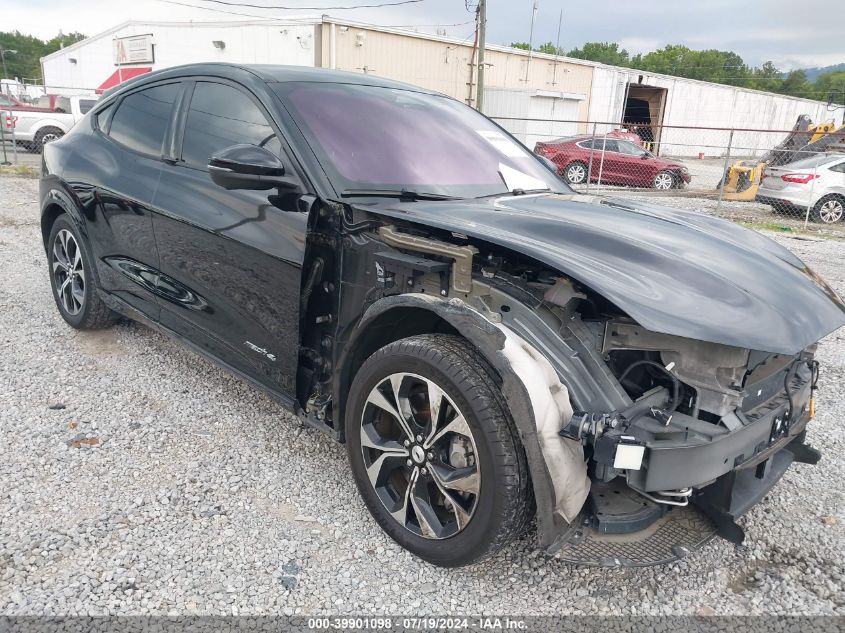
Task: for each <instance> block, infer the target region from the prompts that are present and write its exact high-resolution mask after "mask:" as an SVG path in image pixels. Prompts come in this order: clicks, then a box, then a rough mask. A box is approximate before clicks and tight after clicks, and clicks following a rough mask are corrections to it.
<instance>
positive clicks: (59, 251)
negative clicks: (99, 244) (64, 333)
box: [47, 215, 117, 330]
mask: <svg viewBox="0 0 845 633" xmlns="http://www.w3.org/2000/svg"><path fill="white" fill-rule="evenodd" d="M47 264H48V269H49V274H50V287H51V288H52V289H53V299H54V300H55V302H56V307H57V308H58V309H59V314H61V315H62V318H63V319H64V320H65V321H66V322H67V323H68V325H70V326H71V327H73V328H76V329H77V330H99V329H102V328H106V327H108V326H110V325H112V324H113V323H114V322H115V321H116V320H117V315H116V314H115V313H114V312H112V311H111V310H110V309H109V308H108V306H106V304H105V303H104V302H103V300H102V298H101V297H100V293H99V286H98V284H97V279H96V275H95V273H94V260H93V258H92V257H91V254H90V253H89V251H88V245H87V243H86V242H85V241H84V240H83V239H82V238H81V237H80V235H79V231H78V230H77V228H76V226H74V224H73V222H71V221H70V220H69V219H68V216H67V215H60V216H59V217H58V218H56V221H55V222H54V223H53V228H52V230H51V231H50V237H49V240H48V242H47ZM68 277H70V278H71V279H70V281H68Z"/></svg>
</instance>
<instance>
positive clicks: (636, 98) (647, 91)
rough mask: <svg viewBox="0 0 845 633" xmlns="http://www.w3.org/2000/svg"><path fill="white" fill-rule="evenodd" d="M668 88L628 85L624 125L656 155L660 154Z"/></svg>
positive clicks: (623, 116)
mask: <svg viewBox="0 0 845 633" xmlns="http://www.w3.org/2000/svg"><path fill="white" fill-rule="evenodd" d="M666 93H667V90H666V88H657V87H655V86H643V85H641V84H628V91H627V93H626V97H625V111H624V114H623V115H622V123H623V125H625V127H627V128H628V129H629V130H631V131H632V132H636V133H637V134H638V135H639V137H640V138H641V139H642V141H643V145H645V147H646V148H647V149H650V150H651V151H652V152H654V153H655V154H659V153H660V133H661V128H660V126H661V125H662V124H663V109H664V106H665V105H666Z"/></svg>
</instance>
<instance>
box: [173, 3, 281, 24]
mask: <svg viewBox="0 0 845 633" xmlns="http://www.w3.org/2000/svg"><path fill="white" fill-rule="evenodd" d="M156 2H163V3H164V4H175V5H178V6H180V7H189V8H191V9H199V10H200V11H211V12H213V13H225V14H226V15H237V16H240V17H242V18H256V19H258V20H263V21H265V22H275V21H276V20H278V19H279V18H268V17H267V16H266V15H255V14H254V13H241V12H238V11H227V10H226V9H213V8H212V7H198V6H197V5H195V4H188V3H187V2H179V1H178V0H156ZM285 19H290V18H285Z"/></svg>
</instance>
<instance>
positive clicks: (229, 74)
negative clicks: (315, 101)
mask: <svg viewBox="0 0 845 633" xmlns="http://www.w3.org/2000/svg"><path fill="white" fill-rule="evenodd" d="M195 75H205V76H210V77H223V78H229V79H238V78H239V77H240V78H244V77H245V76H247V75H249V76H252V78H253V79H259V80H261V81H264V82H265V83H286V82H291V81H307V82H321V83H344V84H355V85H361V86H378V87H382V88H396V89H400V90H413V91H415V92H424V93H428V94H438V95H439V94H440V93H438V92H435V91H433V90H427V89H425V88H421V87H419V86H414V85H411V84H406V83H402V82H401V81H393V80H392V79H385V78H383V77H376V76H374V75H367V74H364V73H353V72H346V71H343V70H332V69H328V68H311V67H308V66H284V65H281V64H230V63H222V62H209V63H200V64H184V65H181V66H171V67H170V68H163V69H161V70H155V71H153V72H150V73H144V74H143V75H138V76H136V77H133V78H132V79H130V80H128V81H126V82H124V83H122V84H120V86H117V87H116V89H115V90H114V91H113V92H112V91H106V92H105V93H104V95H103V96H104V97H111V96H112V95H114V94H118V93H120V92H123V90H124V89H125V88H129V87H132V88H135V87H137V86H142V85H145V84H147V83H151V82H154V81H158V80H159V79H169V78H177V77H182V76H195Z"/></svg>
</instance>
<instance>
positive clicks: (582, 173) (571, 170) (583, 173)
mask: <svg viewBox="0 0 845 633" xmlns="http://www.w3.org/2000/svg"><path fill="white" fill-rule="evenodd" d="M566 179H567V180H568V181H569V182H571V183H572V184H573V185H578V184H581V183H582V182H584V181H585V180H586V179H587V170H586V169H584V166H583V165H581V164H578V163H576V164H574V165H570V166H569V167H567V168H566Z"/></svg>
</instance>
